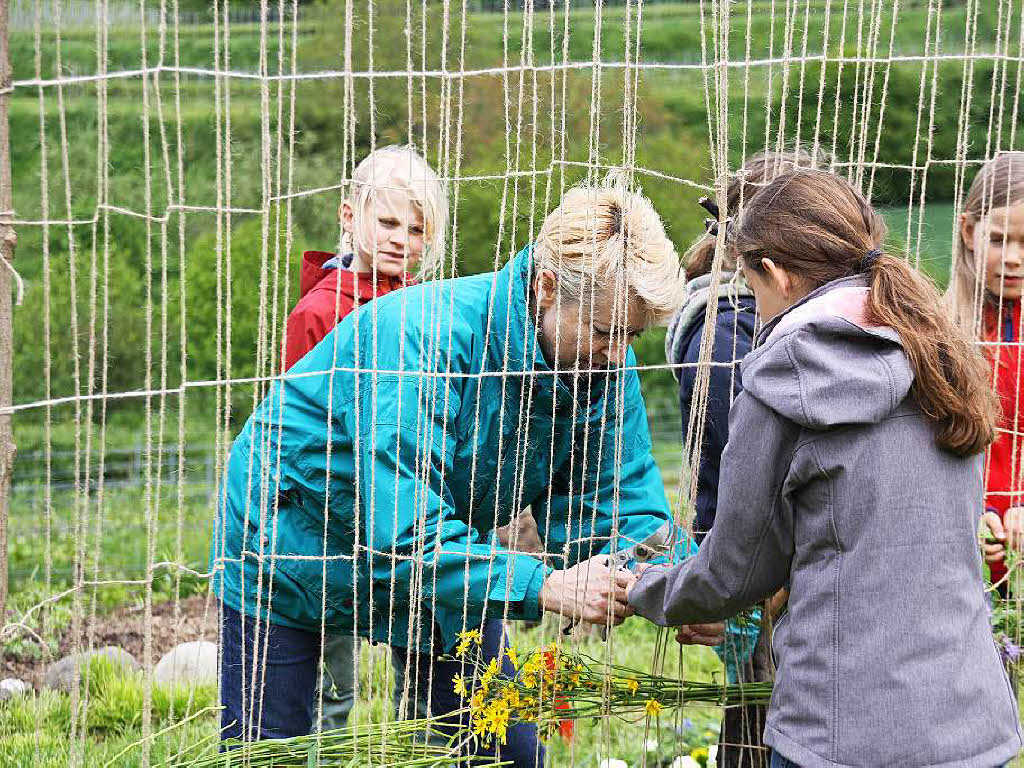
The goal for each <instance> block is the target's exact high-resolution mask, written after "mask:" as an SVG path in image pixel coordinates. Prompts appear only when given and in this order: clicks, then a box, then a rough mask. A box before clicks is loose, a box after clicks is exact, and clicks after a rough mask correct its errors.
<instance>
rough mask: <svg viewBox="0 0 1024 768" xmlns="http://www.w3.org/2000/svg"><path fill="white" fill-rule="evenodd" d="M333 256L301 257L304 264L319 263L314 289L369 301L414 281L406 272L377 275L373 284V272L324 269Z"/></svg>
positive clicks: (310, 253)
mask: <svg viewBox="0 0 1024 768" xmlns="http://www.w3.org/2000/svg"><path fill="white" fill-rule="evenodd" d="M334 256H335V254H333V253H327V252H325V251H307V252H306V253H305V254H304V255H303V258H304V263H306V264H308V263H310V262H311V261H312V260H313V259H319V261H320V264H321V266H320V268H319V271H320V273H321V275H320V277H319V280H318V282H317V284H316V285H315V286H314V288H317V289H326V290H330V291H335V290H337V291H338V292H340V293H341V294H342V295H343V296H348V297H349V298H350V299H358V300H360V301H369V300H370V299H373V298H375V297H377V296H380V295H382V294H385V293H389V292H391V291H393V290H395V289H397V288H401V287H402V286H405V285H412V284H413V283H414V282H415V281H416V279H415V277H413V275H411V274H410V273H408V272H406V273H405V275H404V277H389V276H387V275H377V280H376V282H374V279H373V272H352V271H351V270H348V269H338V268H328V269H324V268H323V267H322V264H323V263H324V262H326V261H328V260H330V259H331V258H333V257H334Z"/></svg>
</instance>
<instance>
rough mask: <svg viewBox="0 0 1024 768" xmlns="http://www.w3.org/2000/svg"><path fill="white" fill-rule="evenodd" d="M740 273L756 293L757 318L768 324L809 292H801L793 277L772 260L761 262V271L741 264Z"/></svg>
mask: <svg viewBox="0 0 1024 768" xmlns="http://www.w3.org/2000/svg"><path fill="white" fill-rule="evenodd" d="M740 272H741V273H742V275H743V279H744V280H745V281H746V283H747V285H748V286H750V290H752V291H753V292H754V303H755V304H756V306H757V316H758V317H759V318H761V322H763V323H767V322H768V321H769V320H771V319H772V318H773V317H775V316H776V315H778V314H780V313H781V312H784V311H785V310H787V309H789V308H790V307H791V306H793V304H795V303H796V302H797V301H799V300H800V299H801V298H802V297H803V295H805V294H806V293H807V292H806V291H802V292H801V290H800V287H801V286H799V285H797V282H796V281H795V280H794V279H793V277H792V275H790V274H789V273H788V272H786V271H785V270H783V269H780V268H779V267H777V266H776V265H775V263H774V262H773V261H772V260H771V259H762V260H761V269H760V270H756V269H750V268H748V267H745V266H744V265H743V264H742V262H741V263H740Z"/></svg>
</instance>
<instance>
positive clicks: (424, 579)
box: [351, 373, 548, 619]
mask: <svg viewBox="0 0 1024 768" xmlns="http://www.w3.org/2000/svg"><path fill="white" fill-rule="evenodd" d="M361 378H362V381H361V383H360V387H361V390H362V391H361V392H359V394H358V396H357V402H358V404H359V414H358V416H355V415H354V414H353V415H352V416H351V418H353V419H354V420H355V421H356V422H357V423H358V429H357V430H356V441H355V444H356V445H357V446H358V448H357V453H358V457H359V458H358V460H359V465H360V466H359V473H358V477H359V488H358V493H359V496H360V498H359V509H360V510H361V511H360V512H358V513H357V514H359V515H360V516H361V517H362V519H361V520H360V525H361V527H362V530H363V531H365V537H366V544H367V558H366V564H367V566H368V567H369V568H370V573H371V578H372V580H373V583H374V593H375V600H376V599H377V596H378V595H388V596H389V597H388V600H389V601H390V603H391V605H392V606H394V605H407V604H408V601H409V600H411V599H413V596H412V588H413V586H415V587H416V599H419V600H422V601H423V602H424V605H425V606H426V607H427V608H428V610H436V608H438V607H440V608H443V609H445V610H448V611H453V612H455V611H458V612H463V611H465V612H466V613H465V615H468V616H474V615H475V616H477V617H479V616H481V615H482V614H483V615H487V616H501V615H504V611H505V605H506V603H507V604H508V615H509V616H510V617H511V618H518V619H535V618H538V617H539V616H540V606H539V597H540V588H541V585H542V584H543V581H544V578H545V577H546V575H547V573H548V570H547V569H546V568H545V566H544V564H543V563H542V562H541V561H540V560H538V559H536V558H533V557H530V556H528V555H519V554H512V553H510V552H508V551H507V550H505V549H503V548H502V547H500V546H498V545H496V544H494V543H491V542H489V541H485V540H484V539H482V538H481V536H480V534H479V532H478V531H477V530H476V529H475V528H473V527H472V526H470V525H469V524H468V523H467V521H466V520H465V519H464V517H462V516H461V515H459V514H458V513H457V511H456V503H455V499H453V497H452V494H451V491H450V489H449V488H448V486H447V484H446V478H447V477H449V476H450V475H451V473H452V472H453V468H452V462H453V458H454V454H455V447H456V443H457V440H456V436H455V427H456V416H457V414H458V411H459V407H460V399H459V385H458V383H457V381H456V379H457V378H458V377H450V378H449V377H442V376H422V375H417V374H415V373H411V374H404V375H402V376H400V377H399V376H397V375H393V374H384V375H377V376H376V377H373V376H372V375H371V374H364V375H363V376H362V377H361ZM374 379H375V381H374Z"/></svg>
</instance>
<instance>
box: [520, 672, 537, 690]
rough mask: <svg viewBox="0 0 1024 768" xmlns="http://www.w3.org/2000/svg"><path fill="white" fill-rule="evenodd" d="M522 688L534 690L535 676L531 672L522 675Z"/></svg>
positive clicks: (535, 684) (535, 685)
mask: <svg viewBox="0 0 1024 768" xmlns="http://www.w3.org/2000/svg"><path fill="white" fill-rule="evenodd" d="M523 686H524V687H526V688H536V687H537V676H536V675H535V674H534V673H532V672H529V673H527V674H525V675H523Z"/></svg>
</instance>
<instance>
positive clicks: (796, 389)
mask: <svg viewBox="0 0 1024 768" xmlns="http://www.w3.org/2000/svg"><path fill="white" fill-rule="evenodd" d="M867 302H868V287H867V282H866V280H865V279H864V277H863V276H860V275H855V276H853V277H848V278H843V279H841V280H836V281H833V282H831V283H828V284H827V285H824V286H822V287H821V288H819V289H818V290H816V291H814V292H813V293H811V294H810V295H808V296H807V297H805V298H804V299H803V300H801V301H800V302H798V303H797V304H796V305H794V306H793V307H791V308H790V309H788V310H787V311H786V312H784V313H782V314H781V315H779V316H777V317H775V318H774V319H773V320H771V321H770V322H769V323H767V324H766V325H765V327H764V328H763V329H762V330H761V332H760V333H759V334H758V337H757V346H755V348H754V349H753V350H752V351H751V352H750V354H749V355H747V357H746V358H745V359H744V361H743V364H742V366H741V371H742V381H743V389H744V390H746V391H747V392H749V393H750V394H751V396H753V397H755V398H757V399H758V400H760V401H761V402H762V403H764V404H765V405H766V406H768V407H769V408H771V409H772V410H773V411H775V412H776V413H779V414H780V415H782V416H784V417H785V418H787V419H789V420H790V421H793V422H796V423H797V424H799V425H801V426H803V427H807V428H809V429H828V428H829V427H834V426H838V425H841V424H875V423H878V422H879V421H881V420H882V419H884V418H886V417H887V416H888V415H889V414H890V413H892V411H893V410H895V409H896V407H897V406H898V405H899V404H900V403H901V402H903V399H904V398H905V397H906V396H907V394H908V393H909V391H910V387H911V385H912V384H913V382H914V374H913V371H912V370H911V368H910V362H909V361H908V360H907V356H906V354H905V353H904V351H903V346H902V344H901V343H900V337H899V335H898V334H897V333H896V332H895V331H893V330H892V329H891V328H887V327H878V326H873V325H872V324H871V323H869V322H868V320H867Z"/></svg>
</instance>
